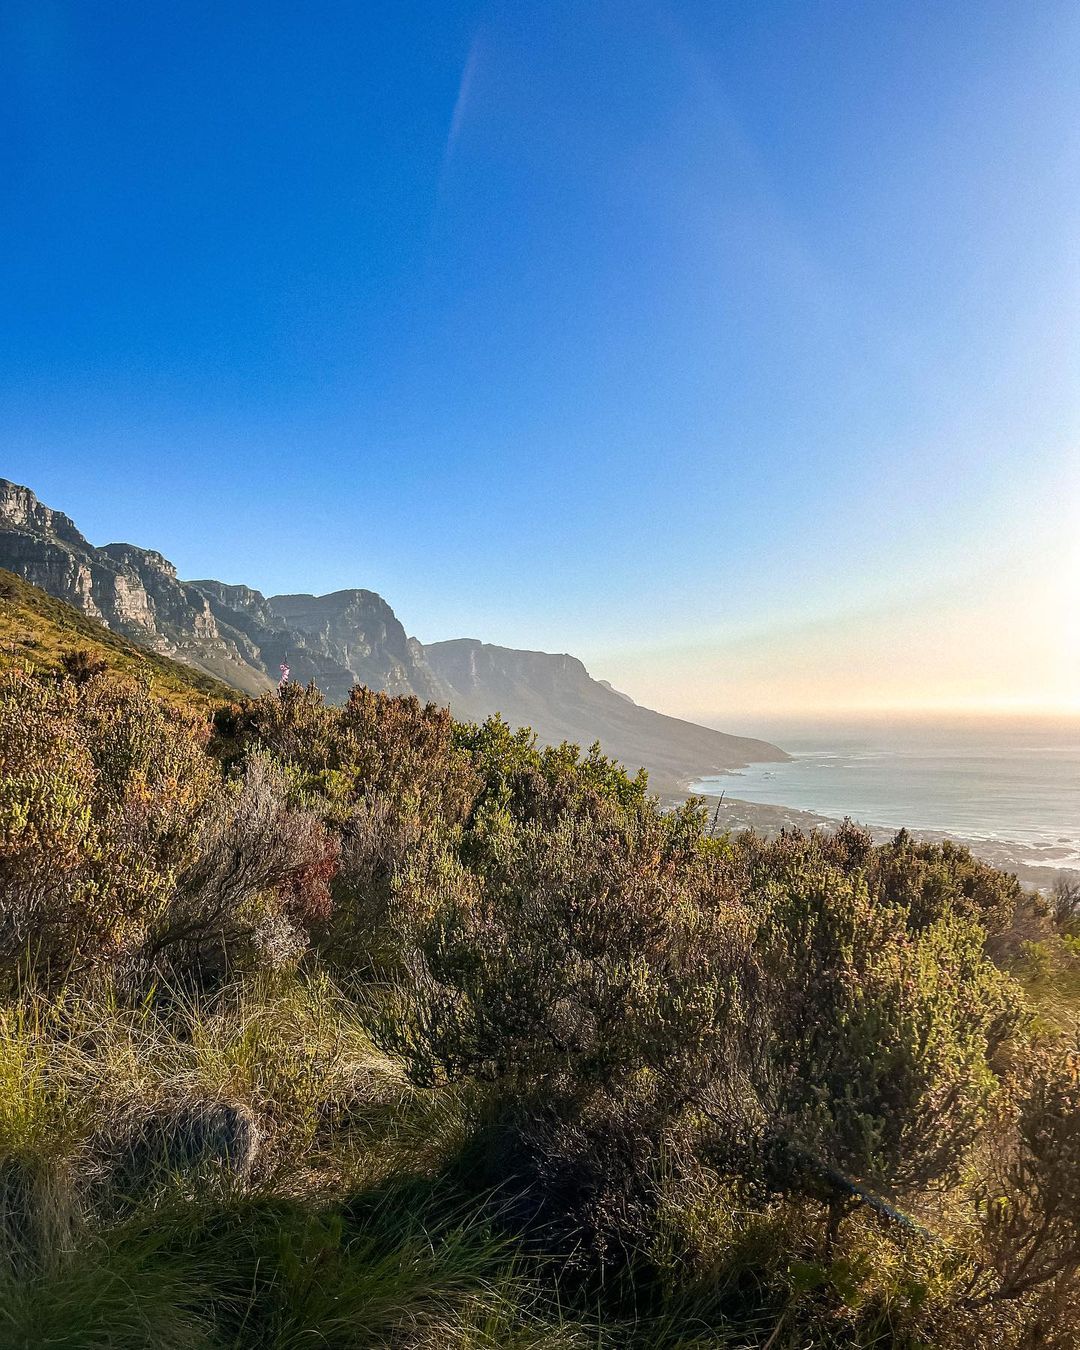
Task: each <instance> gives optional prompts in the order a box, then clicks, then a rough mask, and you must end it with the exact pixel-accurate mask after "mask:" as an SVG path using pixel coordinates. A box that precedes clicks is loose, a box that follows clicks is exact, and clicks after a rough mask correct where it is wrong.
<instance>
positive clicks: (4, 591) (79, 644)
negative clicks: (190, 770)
mask: <svg viewBox="0 0 1080 1350" xmlns="http://www.w3.org/2000/svg"><path fill="white" fill-rule="evenodd" d="M73 652H86V653H87V654H88V659H89V660H90V661H92V662H104V664H105V665H106V667H107V668H108V669H109V670H111V671H115V672H116V673H117V674H120V675H125V676H128V677H129V678H131V679H138V680H142V681H148V682H149V684H150V688H151V689H152V691H153V693H154V694H155V695H156V696H157V697H159V698H161V699H164V700H165V701H166V702H168V703H171V704H179V705H182V706H186V707H191V708H203V709H208V708H211V707H214V706H217V705H218V704H221V703H224V702H227V701H228V700H230V699H236V698H240V697H241V696H240V695H239V694H238V693H237V692H236V690H235V689H233V688H231V687H230V686H229V685H227V684H223V683H222V682H221V681H220V680H215V679H214V678H213V677H212V676H210V675H204V674H203V673H202V671H199V670H195V669H193V668H192V667H191V666H187V665H184V664H183V663H182V662H180V661H173V660H170V658H169V657H167V656H162V655H160V654H159V653H157V652H151V651H147V650H146V649H145V648H143V647H139V646H137V645H136V644H135V643H134V642H129V641H128V640H127V639H126V638H123V637H120V636H119V635H118V634H116V633H113V632H110V630H109V629H108V628H106V627H105V625H104V624H102V623H98V622H97V620H96V619H92V618H90V617H89V616H88V615H86V614H83V613H82V612H81V611H80V610H77V609H74V608H73V607H72V606H71V605H67V604H65V603H64V602H63V601H62V600H56V599H54V598H53V597H52V596H51V595H49V594H48V593H47V592H45V591H43V590H39V589H38V587H37V586H31V585H30V583H29V582H27V581H24V580H23V579H22V577H19V576H16V575H15V573H14V572H8V571H6V570H5V569H4V568H0V670H5V671H7V670H30V671H38V672H49V671H54V670H56V669H57V668H58V667H59V664H60V661H61V659H62V658H63V657H65V656H68V657H70V655H71V654H72V653H73Z"/></svg>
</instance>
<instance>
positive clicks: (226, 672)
mask: <svg viewBox="0 0 1080 1350" xmlns="http://www.w3.org/2000/svg"><path fill="white" fill-rule="evenodd" d="M0 565H3V566H4V567H6V568H8V570H9V571H12V572H15V573H17V574H18V575H19V576H21V577H24V578H25V579H26V580H27V581H29V582H31V583H32V584H33V585H35V586H39V587H40V588H41V589H42V590H43V591H47V592H48V593H49V594H50V595H54V596H56V597H57V598H58V599H60V600H66V601H67V603H68V604H70V605H73V606H75V607H76V608H77V609H80V610H82V612H83V613H84V614H88V615H89V616H90V617H91V618H94V619H99V620H100V621H101V622H102V623H104V624H106V625H107V626H108V627H109V628H111V629H112V630H113V631H114V632H117V633H121V634H123V635H124V636H125V637H129V638H133V639H135V640H136V641H138V642H142V643H144V644H145V645H147V646H149V647H151V648H153V650H154V651H157V652H160V653H161V654H162V655H164V656H172V657H176V658H177V659H179V660H182V661H186V662H188V664H190V665H193V666H195V667H197V668H198V669H200V670H203V671H205V672H206V673H207V674H208V675H214V676H216V677H217V678H218V679H221V680H224V681H225V682H226V683H227V684H231V685H233V686H234V687H236V688H238V689H242V690H244V691H245V692H246V693H255V692H258V691H261V690H262V689H266V688H268V687H269V686H270V685H271V683H272V681H271V680H270V679H269V678H268V676H267V674H266V672H265V671H264V670H263V669H262V668H260V667H259V666H257V665H256V664H254V663H253V662H252V660H251V654H250V652H248V651H245V650H244V647H243V644H242V643H238V642H237V641H236V635H234V634H232V633H231V632H229V631H223V630H222V628H221V626H219V624H218V623H217V621H216V619H215V617H214V614H213V612H212V610H211V609H210V605H209V603H208V601H207V599H206V597H205V596H203V595H202V594H201V593H200V592H199V591H197V590H196V589H195V588H194V587H191V586H188V585H186V584H185V583H184V582H182V581H180V580H179V579H178V577H177V575H176V568H175V567H174V566H173V565H172V563H170V562H169V561H168V560H167V559H166V558H163V557H162V556H161V554H160V553H156V552H154V551H153V550H152V549H144V548H137V547H136V546H135V545H134V544H106V545H105V546H104V548H95V547H94V546H93V544H91V543H90V542H89V540H87V539H86V538H85V536H84V535H82V534H81V533H80V532H79V531H78V530H77V529H76V528H75V525H74V524H73V523H72V521H71V520H70V519H69V518H68V517H67V516H65V515H63V514H62V513H61V512H59V511H53V510H51V509H50V508H49V507H47V506H44V505H42V503H41V502H39V501H38V500H37V498H36V497H35V496H34V494H33V493H32V492H31V491H30V490H29V489H28V488H24V487H20V486H19V485H18V484H15V483H9V482H7V481H6V480H3V479H0Z"/></svg>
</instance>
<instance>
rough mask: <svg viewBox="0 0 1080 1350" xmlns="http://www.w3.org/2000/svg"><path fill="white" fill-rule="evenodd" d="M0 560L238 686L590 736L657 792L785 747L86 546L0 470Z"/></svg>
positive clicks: (570, 675) (316, 599) (113, 547)
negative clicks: (403, 700) (301, 690)
mask: <svg viewBox="0 0 1080 1350" xmlns="http://www.w3.org/2000/svg"><path fill="white" fill-rule="evenodd" d="M0 566H4V567H7V568H8V569H9V570H10V571H12V572H15V573H17V574H18V575H19V576H21V577H23V578H24V579H25V580H27V581H29V582H31V583H32V584H33V585H35V586H39V587H41V589H42V590H44V591H47V592H48V593H49V594H50V595H52V596H55V597H56V598H57V599H59V600H63V601H66V602H67V603H68V604H69V605H71V606H72V607H74V608H75V609H76V610H80V611H81V612H82V613H83V614H84V615H86V616H87V617H88V618H90V619H92V620H96V621H97V622H98V623H100V624H104V625H106V626H107V627H108V628H109V629H111V630H112V631H113V632H114V633H117V634H119V635H121V636H122V637H125V638H127V639H129V640H130V641H133V642H137V643H139V644H140V645H143V646H145V647H147V648H148V649H149V650H150V651H152V652H154V653H156V654H157V655H158V656H161V657H165V658H172V659H173V660H175V661H183V662H186V663H187V664H189V665H191V666H193V667H194V668H195V669H197V670H199V671H201V672H203V674H204V675H206V676H208V677H210V678H211V680H216V681H220V682H223V683H224V684H227V685H230V686H232V687H234V688H235V689H237V690H239V691H242V692H244V693H247V694H259V693H262V692H264V691H265V690H267V689H270V688H272V687H273V686H274V685H275V684H276V683H277V681H278V678H279V671H280V668H281V666H282V665H287V666H288V667H289V669H290V672H291V677H292V679H293V680H294V681H296V682H297V683H299V684H305V685H306V684H309V683H314V684H315V685H316V686H317V687H318V689H319V690H320V691H321V692H322V693H323V694H324V695H325V696H326V698H327V699H328V700H329V701H330V702H332V703H335V704H340V703H344V701H345V700H346V698H347V697H348V695H349V691H350V689H352V687H353V686H354V685H356V684H363V685H366V686H367V687H368V688H370V689H373V690H375V691H376V692H380V693H389V694H415V695H416V697H417V698H419V699H420V700H421V702H425V703H427V702H431V703H437V704H441V705H442V706H444V707H445V706H449V707H451V708H452V709H453V710H454V712H455V714H456V715H457V716H458V717H461V718H468V719H473V720H476V721H482V720H483V719H484V718H486V717H489V716H490V715H492V714H493V713H501V714H502V715H503V717H505V718H506V720H507V721H508V722H510V723H511V724H512V725H513V726H515V727H523V726H529V727H532V728H533V730H534V731H535V732H536V733H537V735H538V737H539V739H540V741H541V743H542V744H548V745H553V744H558V743H560V742H562V741H564V740H569V741H572V742H574V743H576V744H579V745H585V746H588V745H591V744H592V743H593V742H594V741H599V742H600V743H601V745H602V746H603V748H604V751H605V752H606V753H607V754H608V755H611V756H613V757H614V758H616V759H619V760H621V761H623V762H624V763H625V764H626V765H627V766H628V767H629V768H631V769H637V768H639V767H644V768H646V769H647V770H648V771H649V773H650V774H651V775H652V777H653V782H654V786H655V787H656V788H658V789H659V790H661V791H665V792H671V791H676V790H678V789H679V788H681V787H684V786H685V785H686V784H687V783H688V782H689V781H691V780H692V779H694V778H698V777H701V776H703V775H705V774H709V773H715V772H718V771H723V770H725V769H735V768H739V767H741V766H742V765H744V764H747V763H751V762H754V761H775V760H782V759H786V758H787V756H786V755H785V754H784V752H783V751H782V750H780V749H779V748H778V747H777V746H775V745H770V744H768V743H767V742H765V741H760V740H755V739H753V738H751V737H744V736H729V735H725V734H724V733H722V732H719V731H713V730H711V729H709V728H707V727H699V726H696V725H694V724H693V723H691V722H683V721H681V720H679V719H678V718H673V717H667V716H665V715H664V714H663V713H659V712H654V711H653V710H652V709H649V708H640V707H638V706H637V704H635V703H634V702H633V700H632V699H630V698H628V697H627V696H626V695H625V694H621V693H619V692H618V691H616V690H615V689H613V688H612V687H611V686H610V685H609V684H608V683H607V682H606V681H602V680H596V679H593V678H592V676H591V675H590V674H589V673H588V671H587V670H586V669H585V667H584V666H583V665H582V663H581V662H580V661H579V660H577V658H575V657H573V656H569V655H565V654H554V653H549V652H534V651H519V650H516V649H513V648H508V647H494V646H489V645H487V644H485V643H482V642H480V641H478V640H475V639H471V638H461V639H454V640H450V641H447V642H436V643H430V644H424V643H422V642H420V641H418V640H417V639H416V638H415V637H410V636H409V635H408V633H407V631H406V629H405V627H404V626H403V624H402V623H401V620H400V619H399V618H398V616H397V615H396V614H395V613H394V610H393V609H392V607H391V606H390V605H389V603H388V602H387V601H386V600H385V599H383V597H382V596H381V595H378V594H376V592H374V591H370V590H364V589H360V588H352V589H348V590H342V591H334V592H332V593H331V594H329V595H307V594H293V595H273V596H269V597H268V596H265V595H263V594H262V593H261V592H260V591H257V590H255V589H254V588H253V587H251V586H245V585H232V584H228V583H225V582H221V581H216V580H213V579H212V578H207V579H203V580H198V581H184V580H182V579H181V578H180V577H179V576H178V575H177V570H176V567H175V566H174V565H173V564H172V563H171V562H170V561H169V560H168V559H167V558H165V557H163V556H162V555H161V554H160V553H158V552H156V551H155V550H153V549H146V548H141V547H138V546H136V545H134V544H105V545H103V546H102V547H100V548H98V547H95V546H94V545H93V544H91V543H90V542H89V540H88V539H87V538H86V537H85V536H84V535H83V534H82V533H81V532H80V531H79V530H78V528H77V527H76V525H75V523H74V522H73V521H72V520H71V519H70V518H69V517H68V516H66V515H64V514H63V513H62V512H59V511H55V510H53V509H52V508H51V507H48V506H45V505H44V504H43V503H41V502H40V501H38V499H37V497H36V496H35V495H34V493H33V492H31V491H30V489H29V488H26V487H22V486H21V485H19V484H17V483H11V482H8V481H7V480H4V479H0Z"/></svg>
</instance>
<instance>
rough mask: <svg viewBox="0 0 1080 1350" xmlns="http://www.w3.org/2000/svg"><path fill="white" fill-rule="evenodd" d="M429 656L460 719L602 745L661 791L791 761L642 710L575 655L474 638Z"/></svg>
mask: <svg viewBox="0 0 1080 1350" xmlns="http://www.w3.org/2000/svg"><path fill="white" fill-rule="evenodd" d="M424 654H425V657H426V658H427V662H428V664H429V665H430V667H431V669H432V671H433V672H434V673H435V675H436V676H438V678H439V679H440V680H441V681H442V682H443V683H444V684H445V685H447V686H448V687H449V702H450V707H451V708H452V709H453V710H454V712H455V713H457V714H458V716H460V717H465V718H470V719H477V718H481V717H485V716H487V715H488V714H489V713H490V712H492V711H494V710H496V709H497V710H498V711H499V712H501V713H502V715H503V716H504V717H505V718H506V720H507V721H508V722H510V723H511V725H513V726H530V727H532V728H533V730H534V731H535V732H536V733H537V734H538V735H539V737H540V739H541V741H544V742H546V743H548V744H558V743H559V742H560V741H564V740H565V741H573V742H574V743H576V744H577V745H581V746H589V745H591V744H592V743H593V741H599V742H600V744H601V746H602V747H603V750H604V752H605V753H606V754H608V755H611V756H612V757H614V758H615V759H618V760H621V761H622V762H623V763H624V764H625V765H626V766H627V768H629V769H637V768H639V767H644V768H647V769H648V770H649V772H650V774H651V776H652V779H653V785H654V786H655V787H657V788H660V789H662V790H671V791H673V790H675V789H676V788H677V787H678V786H679V785H680V784H683V783H685V782H687V781H688V780H690V779H692V778H695V777H699V776H704V775H706V774H708V773H711V772H723V771H724V770H726V769H737V768H740V767H741V766H742V765H744V764H748V763H754V762H767V761H770V760H784V759H787V755H786V754H785V753H784V752H783V751H782V750H780V749H778V748H777V747H776V746H775V745H770V744H768V742H766V741H759V740H755V739H753V738H752V737H748V736H728V735H726V734H725V733H723V732H720V731H713V730H711V729H710V728H708V727H699V726H697V725H695V724H694V723H693V722H684V721H682V720H681V719H679V718H677V717H667V716H665V715H664V714H663V713H658V712H653V711H652V709H651V708H641V707H639V706H638V705H637V704H636V703H635V702H634V701H633V699H631V698H630V697H628V695H626V694H622V693H620V692H619V691H618V690H617V689H613V688H612V687H611V686H610V685H609V684H608V683H607V682H606V681H601V680H594V679H593V678H592V677H591V676H590V675H589V672H588V671H587V670H586V669H585V667H584V666H583V665H582V663H581V662H580V661H579V660H578V659H577V658H576V657H574V656H567V655H565V654H562V655H555V654H552V653H550V652H527V651H518V650H516V649H514V648H511V647H493V646H490V645H488V644H487V643H483V642H478V641H477V640H476V639H474V638H458V639H456V640H454V641H451V642H433V643H429V644H428V645H427V646H426V647H425V648H424Z"/></svg>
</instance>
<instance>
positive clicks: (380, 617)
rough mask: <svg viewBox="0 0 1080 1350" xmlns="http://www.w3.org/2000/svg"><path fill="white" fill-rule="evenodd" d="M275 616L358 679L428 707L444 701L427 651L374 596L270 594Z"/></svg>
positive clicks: (353, 593)
mask: <svg viewBox="0 0 1080 1350" xmlns="http://www.w3.org/2000/svg"><path fill="white" fill-rule="evenodd" d="M268 604H269V606H270V609H271V612H272V613H273V614H274V616H275V617H276V618H277V619H278V620H279V621H280V623H281V624H282V625H283V626H284V627H285V628H287V629H288V630H289V631H290V632H292V633H299V634H302V635H303V636H304V637H305V638H306V639H308V641H309V642H310V643H311V644H312V645H313V646H317V647H318V650H319V651H321V652H324V653H326V654H327V655H328V656H330V657H332V658H333V659H334V660H335V661H338V662H340V663H341V665H342V666H344V667H345V668H346V669H347V670H349V671H351V672H352V675H353V676H354V680H355V682H356V683H359V684H366V685H368V686H369V688H371V689H384V690H386V692H387V693H390V694H416V695H417V697H418V698H420V699H423V700H424V701H425V702H436V703H439V702H443V703H445V702H446V690H445V689H444V687H443V686H442V685H441V684H440V682H439V681H438V680H437V679H436V678H435V676H434V675H433V674H432V672H431V670H430V669H429V667H428V664H427V662H426V660H425V659H424V656H423V651H424V649H423V647H421V646H420V644H419V643H418V642H416V641H415V640H410V639H409V637H408V636H407V634H406V632H405V629H404V628H403V627H402V626H401V623H400V621H399V619H398V617H397V615H396V614H395V613H394V611H393V610H392V609H391V608H390V606H389V605H388V604H387V603H386V601H385V600H384V599H383V598H382V596H381V595H376V594H375V592H374V591H360V590H354V591H334V592H333V593H332V594H330V595H272V596H271V597H270V599H269V601H268Z"/></svg>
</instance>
